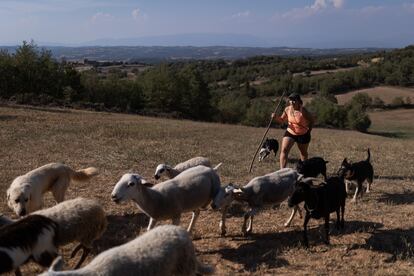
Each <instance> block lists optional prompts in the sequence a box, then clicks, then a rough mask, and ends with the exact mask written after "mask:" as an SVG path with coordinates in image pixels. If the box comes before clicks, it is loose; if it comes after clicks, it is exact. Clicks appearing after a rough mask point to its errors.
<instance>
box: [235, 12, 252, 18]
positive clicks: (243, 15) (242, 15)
mask: <svg viewBox="0 0 414 276" xmlns="http://www.w3.org/2000/svg"><path fill="white" fill-rule="evenodd" d="M249 16H250V11H244V12H238V13H236V14H233V15H232V16H231V17H232V18H242V17H249Z"/></svg>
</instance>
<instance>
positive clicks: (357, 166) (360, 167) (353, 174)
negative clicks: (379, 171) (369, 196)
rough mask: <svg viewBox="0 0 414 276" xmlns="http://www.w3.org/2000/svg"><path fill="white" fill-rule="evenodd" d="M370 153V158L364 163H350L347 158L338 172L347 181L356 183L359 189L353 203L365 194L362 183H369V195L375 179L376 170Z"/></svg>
mask: <svg viewBox="0 0 414 276" xmlns="http://www.w3.org/2000/svg"><path fill="white" fill-rule="evenodd" d="M367 151H368V157H367V159H366V160H364V161H360V162H357V163H349V162H348V160H347V159H346V158H345V159H344V161H342V164H341V167H340V168H339V170H338V175H339V176H341V177H344V178H345V180H347V181H349V182H352V181H356V183H357V188H356V190H355V194H354V198H353V201H354V202H356V200H357V196H358V195H359V194H361V197H362V194H363V191H362V183H364V181H365V180H366V181H367V182H368V186H367V191H366V192H367V193H369V191H370V188H371V184H372V181H373V178H374V168H373V167H372V165H371V163H370V158H371V152H370V151H369V149H368V150H367ZM346 190H347V191H348V185H346Z"/></svg>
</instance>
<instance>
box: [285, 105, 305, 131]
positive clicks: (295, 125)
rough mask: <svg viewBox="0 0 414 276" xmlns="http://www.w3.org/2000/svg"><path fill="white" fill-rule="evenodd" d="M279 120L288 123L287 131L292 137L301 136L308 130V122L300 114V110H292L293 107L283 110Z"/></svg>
mask: <svg viewBox="0 0 414 276" xmlns="http://www.w3.org/2000/svg"><path fill="white" fill-rule="evenodd" d="M281 118H282V119H283V120H284V121H286V119H287V122H288V128H287V131H289V132H290V133H291V134H293V135H303V134H305V133H306V132H308V130H309V122H308V120H306V119H305V117H304V116H303V114H302V108H301V109H300V110H294V109H293V107H291V106H288V107H286V108H285V111H284V112H283V114H282V116H281Z"/></svg>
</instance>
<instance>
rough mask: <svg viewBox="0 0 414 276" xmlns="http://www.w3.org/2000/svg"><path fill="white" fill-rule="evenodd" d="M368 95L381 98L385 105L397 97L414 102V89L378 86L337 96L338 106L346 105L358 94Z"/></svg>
mask: <svg viewBox="0 0 414 276" xmlns="http://www.w3.org/2000/svg"><path fill="white" fill-rule="evenodd" d="M362 92H363V93H367V94H368V96H370V97H371V98H374V97H379V98H380V99H381V100H383V101H384V103H385V104H390V103H392V100H394V98H395V97H402V98H403V99H404V101H405V100H406V98H407V97H409V98H410V99H411V102H414V89H413V88H406V87H392V86H378V87H373V88H367V89H360V90H355V91H352V92H349V93H345V94H340V95H337V96H336V98H337V99H338V104H345V103H347V102H348V101H350V100H351V99H352V97H353V96H355V95H356V94H358V93H362Z"/></svg>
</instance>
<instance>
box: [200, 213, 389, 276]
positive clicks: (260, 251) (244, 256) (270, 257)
mask: <svg viewBox="0 0 414 276" xmlns="http://www.w3.org/2000/svg"><path fill="white" fill-rule="evenodd" d="M320 222H321V224H320V225H319V226H317V227H312V228H308V239H309V241H310V248H312V246H315V245H318V244H323V241H324V239H323V238H324V228H323V223H322V220H320ZM382 226H383V225H382V224H380V223H374V222H365V221H348V222H347V221H345V229H344V230H343V231H342V230H337V229H336V228H335V225H334V224H332V223H331V224H330V230H331V231H330V233H331V234H330V235H331V236H338V235H343V234H351V233H359V232H374V231H375V230H376V229H378V228H381V227H382ZM227 238H230V239H231V240H233V241H237V242H238V243H240V245H239V246H238V247H237V248H221V249H218V250H211V251H207V252H203V254H220V255H221V257H222V258H224V259H226V260H229V261H232V262H235V263H239V264H242V265H244V268H245V269H246V270H248V271H249V272H256V271H257V270H258V269H260V266H262V265H265V266H266V267H268V268H278V267H282V266H288V265H289V262H288V261H287V260H286V259H284V258H281V257H279V255H280V253H282V252H283V251H285V250H287V249H289V248H292V247H299V246H301V244H302V240H303V231H302V229H300V230H299V229H295V230H290V231H286V232H278V233H265V234H251V235H250V236H248V237H243V236H228V237H227Z"/></svg>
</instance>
